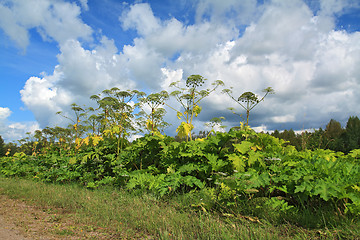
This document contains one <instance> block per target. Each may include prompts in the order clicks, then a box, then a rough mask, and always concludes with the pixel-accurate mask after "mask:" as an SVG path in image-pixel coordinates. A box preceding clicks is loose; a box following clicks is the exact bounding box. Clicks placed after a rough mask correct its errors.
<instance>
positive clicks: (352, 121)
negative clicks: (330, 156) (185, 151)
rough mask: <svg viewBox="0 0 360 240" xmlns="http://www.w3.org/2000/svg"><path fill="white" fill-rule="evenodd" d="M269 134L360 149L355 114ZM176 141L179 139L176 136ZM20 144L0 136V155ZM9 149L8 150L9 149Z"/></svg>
mask: <svg viewBox="0 0 360 240" xmlns="http://www.w3.org/2000/svg"><path fill="white" fill-rule="evenodd" d="M207 135H208V132H206V131H200V132H199V134H198V135H195V136H194V139H196V138H204V137H206V136H207ZM270 135H272V136H274V137H277V138H280V139H283V140H286V141H288V144H291V145H293V146H295V147H296V149H297V150H299V151H300V150H306V149H309V150H315V149H318V148H321V149H330V150H333V151H336V152H343V153H349V152H350V151H351V150H353V149H360V119H359V118H358V117H357V116H355V117H354V116H351V117H349V119H348V121H347V123H346V126H345V127H342V126H341V124H340V122H338V121H336V120H334V119H331V120H330V122H329V123H328V124H327V125H326V128H325V129H322V128H319V129H317V130H314V131H311V132H309V131H304V132H302V133H295V131H294V130H293V129H290V130H284V131H279V130H275V131H274V132H273V133H271V134H270ZM175 139H176V140H177V141H181V139H179V138H178V137H177V136H176V137H175ZM19 143H20V145H18V144H16V143H13V142H10V143H4V140H3V139H2V137H1V136H0V157H2V156H5V155H6V153H7V152H11V155H13V154H14V153H16V152H24V153H26V154H27V155H31V154H32V149H31V147H30V146H32V142H31V141H24V139H22V140H19ZM9 150H10V151H9Z"/></svg>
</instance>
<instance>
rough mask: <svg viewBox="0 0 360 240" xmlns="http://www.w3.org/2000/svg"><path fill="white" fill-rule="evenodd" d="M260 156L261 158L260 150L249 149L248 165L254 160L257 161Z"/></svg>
mask: <svg viewBox="0 0 360 240" xmlns="http://www.w3.org/2000/svg"><path fill="white" fill-rule="evenodd" d="M262 158H263V156H262V154H261V153H260V152H254V151H251V152H250V153H249V163H248V164H249V166H251V165H253V164H254V163H255V162H257V161H259V160H260V159H262ZM259 162H261V161H259ZM262 165H263V164H262Z"/></svg>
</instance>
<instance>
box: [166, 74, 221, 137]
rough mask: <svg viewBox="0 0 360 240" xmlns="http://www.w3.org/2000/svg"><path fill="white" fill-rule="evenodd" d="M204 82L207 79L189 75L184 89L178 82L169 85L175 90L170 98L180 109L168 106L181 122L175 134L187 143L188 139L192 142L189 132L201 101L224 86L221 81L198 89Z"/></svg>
mask: <svg viewBox="0 0 360 240" xmlns="http://www.w3.org/2000/svg"><path fill="white" fill-rule="evenodd" d="M205 81H207V79H206V78H204V77H202V76H200V75H191V76H189V77H188V78H187V79H186V83H185V87H182V86H181V85H180V81H177V82H173V83H171V84H170V87H175V88H177V90H175V91H173V92H171V93H170V96H172V97H174V98H175V99H176V100H177V102H179V103H180V105H181V108H182V110H181V111H179V110H176V109H175V108H173V107H171V106H169V107H170V108H171V109H173V110H175V111H176V112H177V114H176V115H177V117H178V118H179V119H180V120H181V119H182V120H183V121H182V122H181V124H180V126H179V127H178V128H177V129H176V132H177V133H178V136H179V137H180V138H186V140H187V141H188V140H189V139H190V140H192V136H191V131H192V130H193V129H194V125H193V120H194V117H197V116H198V115H199V114H200V112H201V109H202V108H201V107H200V106H199V103H200V102H201V100H203V99H204V98H206V97H208V96H209V95H210V94H211V93H212V92H214V91H215V90H216V88H218V87H219V86H224V82H223V81H221V80H216V81H214V82H213V83H212V84H211V85H212V88H207V89H202V90H200V89H199V88H201V87H202V86H203V85H204V83H205Z"/></svg>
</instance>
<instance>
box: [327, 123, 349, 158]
mask: <svg viewBox="0 0 360 240" xmlns="http://www.w3.org/2000/svg"><path fill="white" fill-rule="evenodd" d="M344 133H345V130H344V129H343V128H342V127H341V124H340V122H338V121H336V120H334V119H331V120H330V122H329V123H328V124H327V125H326V128H325V133H324V136H325V139H326V143H325V148H328V149H331V150H334V151H344V143H343V138H342V136H343V134H344Z"/></svg>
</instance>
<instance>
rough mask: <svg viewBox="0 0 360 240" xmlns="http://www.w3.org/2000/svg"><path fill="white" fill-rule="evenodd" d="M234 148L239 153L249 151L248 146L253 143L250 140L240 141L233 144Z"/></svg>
mask: <svg viewBox="0 0 360 240" xmlns="http://www.w3.org/2000/svg"><path fill="white" fill-rule="evenodd" d="M233 145H234V148H235V149H236V150H237V151H238V152H240V153H241V154H245V153H247V152H248V151H250V148H251V147H252V146H253V145H254V144H253V143H252V142H248V141H242V142H241V143H237V144H233Z"/></svg>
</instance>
